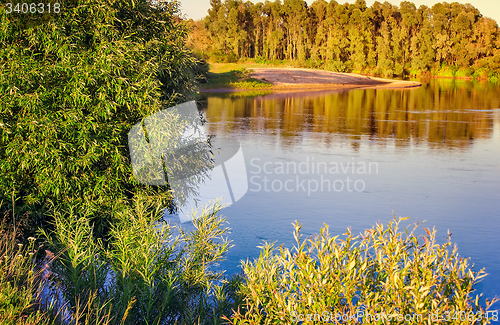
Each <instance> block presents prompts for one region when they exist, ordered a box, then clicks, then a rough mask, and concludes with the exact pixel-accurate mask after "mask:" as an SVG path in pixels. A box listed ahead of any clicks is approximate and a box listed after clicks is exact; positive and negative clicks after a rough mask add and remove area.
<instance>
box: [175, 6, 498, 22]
mask: <svg viewBox="0 0 500 325" xmlns="http://www.w3.org/2000/svg"><path fill="white" fill-rule="evenodd" d="M264 1H265V0H260V1H257V0H253V2H255V3H256V2H264ZM327 1H328V2H329V0H327ZM388 1H389V2H390V3H392V4H394V5H398V6H399V4H400V3H401V1H402V0H388ZM410 1H411V2H413V3H414V4H415V5H416V6H417V8H418V7H419V6H420V5H426V6H428V7H431V6H433V5H434V4H436V3H438V2H444V1H438V0H410ZM306 2H307V3H308V4H311V3H312V2H313V0H306ZM337 2H338V3H345V2H348V3H354V2H355V0H350V1H342V0H337ZM374 2H375V0H366V4H367V5H368V6H371V5H372V4H373V3H374ZM379 2H382V3H383V2H384V0H379ZM446 2H448V3H451V2H459V3H464V4H465V3H470V4H471V5H473V6H474V7H476V8H477V9H479V11H480V12H481V14H482V15H483V16H486V17H489V18H493V19H495V20H496V21H497V23H499V24H500V1H499V0H469V1H460V0H458V1H453V0H448V1H446ZM180 3H181V10H182V12H183V13H184V14H185V15H186V16H187V18H192V19H194V20H198V19H201V18H203V17H205V16H206V15H207V10H208V9H209V8H210V0H180Z"/></svg>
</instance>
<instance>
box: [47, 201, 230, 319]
mask: <svg viewBox="0 0 500 325" xmlns="http://www.w3.org/2000/svg"><path fill="white" fill-rule="evenodd" d="M157 206H158V205H155V204H152V203H151V202H147V201H145V200H141V199H138V200H136V201H135V204H134V208H133V209H131V210H123V211H122V212H120V213H118V214H117V215H116V216H115V217H116V220H115V221H114V223H113V226H112V229H111V236H110V238H112V239H111V240H110V242H109V245H106V246H104V245H103V244H102V242H101V241H100V240H95V238H94V234H93V233H92V225H91V223H90V218H89V217H88V216H87V215H86V214H85V213H80V214H79V213H76V212H75V211H60V210H56V212H55V213H54V215H53V217H54V220H55V224H54V231H53V233H47V232H43V235H44V237H45V238H46V239H47V242H48V245H49V247H50V248H51V249H52V250H53V251H54V252H59V256H58V258H57V259H56V260H55V261H54V262H53V263H52V265H51V270H52V272H53V280H52V292H53V295H55V296H57V295H61V297H62V299H61V302H60V305H61V306H62V305H64V304H65V306H66V309H65V313H66V314H67V316H66V319H67V320H70V321H71V322H74V323H75V324H77V323H80V322H81V319H84V322H83V323H84V324H97V323H107V324H174V323H176V324H194V323H196V324H219V323H221V317H222V316H223V315H230V313H231V310H232V309H234V308H235V304H236V303H237V301H238V300H237V297H236V294H235V292H236V288H237V287H238V284H239V280H238V278H233V279H227V278H226V277H225V275H224V274H223V272H217V271H214V266H215V265H216V264H217V263H218V262H219V261H221V260H222V259H223V257H224V254H225V253H226V252H227V250H228V249H229V247H230V243H229V241H228V240H227V238H226V237H225V235H226V233H227V231H228V229H227V228H225V227H223V223H224V219H222V218H220V217H218V216H217V215H216V214H217V213H218V212H219V210H220V209H221V206H220V205H218V204H215V205H214V206H212V207H211V208H209V209H208V208H207V209H204V210H203V211H201V214H200V217H199V218H194V220H195V221H194V222H193V223H194V229H193V230H192V231H189V232H188V231H185V230H183V229H180V230H178V231H175V229H174V226H171V225H169V224H167V223H162V222H160V221H161V215H162V211H161V210H160V209H158V208H157ZM174 233H177V234H174Z"/></svg>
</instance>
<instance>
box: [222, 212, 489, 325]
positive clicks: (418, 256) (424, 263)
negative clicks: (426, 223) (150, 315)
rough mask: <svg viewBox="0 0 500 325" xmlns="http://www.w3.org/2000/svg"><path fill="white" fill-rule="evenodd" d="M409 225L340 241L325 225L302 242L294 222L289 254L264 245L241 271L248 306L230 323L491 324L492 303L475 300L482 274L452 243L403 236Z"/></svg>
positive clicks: (411, 233)
mask: <svg viewBox="0 0 500 325" xmlns="http://www.w3.org/2000/svg"><path fill="white" fill-rule="evenodd" d="M406 219H407V218H399V219H398V220H396V218H394V220H392V221H391V222H389V225H388V227H384V226H383V225H382V224H378V225H377V226H375V227H373V228H371V229H368V230H366V231H365V232H364V233H361V234H360V235H359V236H354V235H353V234H352V233H351V231H350V229H348V230H347V232H346V233H345V234H344V236H345V237H344V238H342V239H341V238H339V236H334V237H332V236H331V235H330V234H329V232H328V226H326V225H325V227H323V228H322V229H321V232H320V234H319V235H315V236H313V237H311V238H309V239H306V240H303V239H301V235H300V229H301V225H299V224H298V223H297V222H296V223H295V224H294V227H295V233H294V236H295V240H296V246H295V247H294V248H293V249H291V250H290V249H288V248H284V247H283V246H281V247H279V249H277V248H275V247H274V246H273V245H272V244H267V243H266V244H265V245H264V246H263V247H262V251H261V254H260V256H259V258H258V259H256V260H255V261H253V262H249V261H247V262H245V263H243V269H244V273H245V276H246V283H245V284H244V285H243V286H242V289H241V292H242V294H243V295H244V297H245V298H244V300H245V304H244V306H243V308H241V309H239V310H237V311H236V312H235V314H234V315H233V317H232V320H231V322H232V323H233V324H290V323H296V322H299V323H300V322H305V323H327V322H329V323H333V324H360V323H361V321H362V323H363V324H401V323H403V322H404V323H405V324H406V323H409V324H424V323H425V324H435V323H437V318H436V317H441V319H446V317H447V316H446V315H448V320H447V321H446V320H444V321H441V322H440V324H489V323H490V321H489V320H488V319H487V317H486V314H485V312H486V311H487V310H488V309H489V308H490V307H491V305H492V304H493V303H494V302H495V301H496V299H494V300H493V301H491V302H490V301H488V300H486V306H484V307H483V306H480V304H479V298H480V296H481V295H479V296H477V295H476V296H475V297H472V293H473V291H474V289H473V288H474V285H476V284H477V283H478V282H479V281H480V280H481V279H482V278H483V277H484V276H486V274H485V272H484V270H480V271H479V272H475V271H473V265H470V264H469V261H468V259H464V258H462V257H459V255H458V253H457V248H456V246H455V247H454V248H453V249H451V250H450V246H451V242H450V237H451V235H449V236H448V239H447V241H446V242H445V243H444V244H442V245H440V244H437V243H436V230H435V229H433V230H432V231H431V230H429V229H427V228H424V230H425V234H424V235H422V236H417V235H416V234H415V230H416V229H417V227H418V226H419V225H418V224H415V226H414V227H413V229H409V228H408V227H407V228H406V229H404V231H400V229H399V225H400V222H401V220H406ZM399 315H400V316H399ZM436 315H437V316H436ZM457 315H458V317H457ZM464 315H465V317H464ZM402 317H403V320H404V321H402V319H401V318H402ZM404 317H407V318H404ZM408 317H412V318H410V320H408Z"/></svg>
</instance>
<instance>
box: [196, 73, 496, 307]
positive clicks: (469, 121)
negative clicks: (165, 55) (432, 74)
mask: <svg viewBox="0 0 500 325" xmlns="http://www.w3.org/2000/svg"><path fill="white" fill-rule="evenodd" d="M204 100H205V101H204V105H205V112H206V116H207V118H208V122H209V129H210V133H212V134H215V135H216V136H221V137H231V138H233V139H237V140H238V141H239V142H240V143H241V148H242V150H243V153H244V157H245V162H246V169H247V177H248V182H249V183H248V186H249V189H248V192H247V194H246V195H245V196H244V197H243V198H242V199H241V200H239V201H238V202H236V203H235V204H233V205H232V206H230V207H228V208H226V209H224V210H223V215H224V216H225V217H226V218H227V220H228V221H229V223H230V225H229V226H230V227H231V229H232V233H231V235H230V238H231V239H232V240H233V244H234V245H235V247H233V248H232V249H231V250H230V252H229V255H228V256H227V261H226V262H224V264H223V265H222V267H223V268H225V269H227V270H228V272H229V273H235V272H238V271H239V270H240V268H239V264H240V260H242V259H246V258H255V257H257V256H258V254H259V248H257V246H259V245H260V244H262V242H264V241H271V242H272V241H276V242H277V243H278V244H281V243H284V244H285V245H288V246H291V245H292V244H293V236H292V231H293V228H292V226H291V223H292V222H293V221H294V220H298V221H299V222H301V223H302V224H303V228H302V229H303V233H304V234H308V235H310V234H313V233H317V232H318V231H319V229H320V228H321V226H322V225H323V223H326V224H328V225H329V226H330V230H331V232H332V234H334V235H336V234H342V233H343V232H344V231H345V229H346V228H347V227H352V230H353V232H354V233H358V232H360V231H362V230H364V229H366V228H370V227H372V226H373V225H375V224H376V223H377V222H378V221H380V222H382V223H387V222H388V221H389V220H391V219H392V216H393V212H394V214H395V215H396V216H409V217H411V218H410V220H408V221H407V222H406V224H405V225H407V224H409V223H410V222H411V221H413V222H414V221H417V220H418V221H423V220H426V222H425V224H424V226H426V227H430V228H432V227H433V226H435V227H436V229H437V230H438V233H437V236H438V238H440V240H441V242H443V241H444V236H445V235H446V233H447V230H448V229H449V230H450V232H452V233H453V235H452V241H453V242H455V243H456V244H457V245H458V248H459V254H460V255H461V256H464V257H471V259H472V262H473V263H474V264H475V265H476V268H478V269H479V268H482V267H484V268H485V269H486V271H487V272H488V273H489V274H490V275H489V276H488V277H487V278H486V279H485V280H484V281H483V282H482V283H481V284H480V285H479V286H478V289H479V291H481V292H484V293H485V294H486V296H487V297H492V296H494V295H500V253H499V251H500V249H499V248H500V108H499V107H500V86H499V85H494V84H489V83H479V82H468V81H452V80H431V81H429V82H425V83H424V85H423V87H421V88H419V89H412V90H351V91H320V92H295V93H275V94H269V95H263V96H256V97H235V96H234V95H231V94H222V95H221V94H217V95H208V96H207V97H206V98H205V99H204ZM353 166H354V169H353V168H352V167H353Z"/></svg>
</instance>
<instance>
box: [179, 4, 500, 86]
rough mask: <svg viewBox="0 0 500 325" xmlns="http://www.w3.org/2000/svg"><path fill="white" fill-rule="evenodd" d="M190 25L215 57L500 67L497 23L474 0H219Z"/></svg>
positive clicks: (344, 66)
mask: <svg viewBox="0 0 500 325" xmlns="http://www.w3.org/2000/svg"><path fill="white" fill-rule="evenodd" d="M192 27H193V28H192V34H191V40H190V43H189V45H190V46H191V47H192V48H194V49H196V50H197V51H199V52H202V53H204V54H205V55H206V56H207V57H209V58H210V60H211V61H213V62H236V60H238V59H243V58H255V59H257V60H259V61H260V62H274V61H276V60H290V61H293V62H298V63H300V65H301V66H303V67H314V68H316V67H321V66H325V68H326V69H327V70H333V71H341V72H344V71H348V72H349V71H352V70H356V71H365V70H369V71H379V72H380V74H382V75H385V76H392V75H407V74H408V73H409V70H413V71H419V72H429V71H433V70H437V69H441V67H443V66H447V67H450V69H453V70H457V69H459V68H468V67H473V66H474V67H475V66H478V67H484V68H486V69H487V70H488V71H493V72H495V71H497V72H498V71H499V64H498V63H499V62H500V60H499V58H500V43H499V35H500V33H499V28H498V25H497V23H496V22H495V21H494V20H492V19H490V18H487V17H484V16H483V15H481V14H480V13H479V11H478V10H477V9H476V8H474V7H472V6H471V5H469V4H458V3H446V2H443V3H438V4H436V5H434V6H432V8H429V7H427V6H420V7H419V8H417V6H415V4H413V3H411V2H408V1H403V2H401V4H400V6H399V7H398V6H394V5H392V4H390V3H389V2H384V3H380V2H378V1H376V2H374V3H373V5H372V6H371V7H367V6H366V2H365V1H356V2H355V3H354V4H349V3H345V4H341V3H338V2H337V1H330V2H326V1H324V0H316V1H314V2H313V3H311V4H310V5H307V3H306V1H304V0H285V1H282V2H280V1H275V2H270V1H268V2H265V3H256V4H253V3H251V2H246V3H245V2H244V1H242V0H231V1H213V2H212V8H211V9H210V10H209V14H208V15H207V16H206V17H205V18H204V19H203V20H202V21H200V22H193V23H192ZM446 75H447V76H450V77H451V75H449V74H446Z"/></svg>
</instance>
